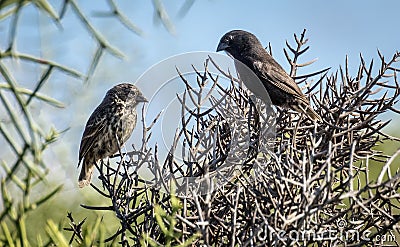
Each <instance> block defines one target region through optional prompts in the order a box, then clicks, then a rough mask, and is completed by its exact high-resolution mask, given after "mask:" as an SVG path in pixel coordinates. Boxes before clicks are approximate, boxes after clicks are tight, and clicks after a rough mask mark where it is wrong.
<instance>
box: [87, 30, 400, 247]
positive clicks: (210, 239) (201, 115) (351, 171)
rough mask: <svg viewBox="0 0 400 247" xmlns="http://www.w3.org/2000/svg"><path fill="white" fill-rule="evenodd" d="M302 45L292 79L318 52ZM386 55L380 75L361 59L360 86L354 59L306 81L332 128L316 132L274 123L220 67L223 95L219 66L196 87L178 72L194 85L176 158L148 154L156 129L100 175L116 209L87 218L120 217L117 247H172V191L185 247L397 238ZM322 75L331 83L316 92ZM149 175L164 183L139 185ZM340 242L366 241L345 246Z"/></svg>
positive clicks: (294, 120)
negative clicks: (143, 241)
mask: <svg viewBox="0 0 400 247" xmlns="http://www.w3.org/2000/svg"><path fill="white" fill-rule="evenodd" d="M295 39H296V43H297V48H292V47H290V46H289V44H287V45H288V49H289V51H290V52H291V54H292V56H290V54H289V52H288V51H285V54H286V56H287V59H288V62H289V63H290V64H291V66H292V69H291V75H292V76H293V77H294V78H296V73H297V70H298V69H299V68H300V67H302V66H305V65H308V64H310V63H311V62H309V63H307V62H306V63H303V64H298V59H299V57H300V56H301V55H302V54H304V52H306V51H307V50H308V47H306V48H303V45H304V44H305V41H306V39H305V32H303V33H302V34H301V35H300V38H298V37H297V36H295ZM378 54H379V57H380V69H379V71H378V73H377V74H374V73H373V68H374V67H373V63H372V62H371V63H370V64H369V65H367V63H366V62H365V61H364V59H363V58H362V57H361V63H360V66H359V70H358V73H357V75H356V76H355V77H353V76H351V75H350V73H349V69H348V61H347V60H346V64H345V66H344V69H343V68H341V69H340V70H339V71H338V72H336V73H333V74H331V75H329V76H328V75H327V72H326V70H321V71H319V72H318V73H311V74H310V75H305V76H302V78H301V80H302V81H301V82H304V80H305V81H306V84H307V87H308V95H309V97H310V100H311V102H312V104H314V109H316V110H317V112H318V114H319V115H320V116H321V117H322V119H323V123H318V124H315V123H313V122H311V121H310V120H309V119H307V118H304V117H302V116H301V115H299V114H298V113H294V112H290V111H287V110H285V109H278V111H277V112H278V114H277V116H276V119H274V115H273V114H269V112H268V111H267V108H266V106H265V105H264V103H263V102H260V101H259V100H254V98H252V97H249V94H250V93H249V92H248V90H247V89H245V88H243V87H241V86H240V85H241V83H239V82H238V79H236V78H235V77H234V76H232V75H231V73H230V72H226V71H225V72H224V71H222V70H221V68H219V70H220V71H221V76H225V77H226V78H229V80H230V85H228V86H227V87H223V86H222V85H220V83H219V79H220V76H215V75H213V74H211V73H209V70H208V68H209V66H215V67H218V65H216V64H215V63H214V61H212V60H207V61H206V62H205V64H204V70H200V69H199V68H194V71H195V73H196V74H197V81H195V82H191V81H189V80H188V79H187V78H185V76H184V75H182V74H181V73H179V70H178V74H179V76H180V77H181V79H182V82H183V83H184V84H185V86H186V87H185V88H186V90H185V92H184V93H183V94H182V96H177V97H178V98H179V102H180V103H181V106H182V107H181V124H182V127H181V128H180V129H178V130H177V132H176V135H175V140H174V142H173V144H172V146H171V148H170V152H169V154H168V156H167V158H166V159H165V161H164V162H162V163H160V161H159V160H158V157H157V146H155V147H154V149H151V148H148V147H147V146H148V140H149V138H147V137H148V136H149V135H150V133H151V128H149V127H146V126H143V129H144V130H145V131H144V132H143V144H142V147H141V148H139V149H134V150H133V151H131V152H128V153H126V154H124V153H121V154H120V155H119V156H118V157H117V158H116V159H117V160H118V162H119V164H121V165H122V168H121V169H118V170H116V169H115V168H112V167H111V166H110V165H109V164H108V163H102V164H101V165H100V167H99V170H100V176H99V178H100V180H101V182H102V188H96V187H95V188H96V190H97V191H98V192H99V195H101V196H104V197H105V198H106V199H107V200H108V201H109V202H110V206H109V207H94V206H93V207H87V206H86V208H89V209H97V210H111V211H113V212H114V213H116V217H117V218H118V219H119V220H120V222H121V228H120V229H119V230H117V231H116V234H114V235H113V236H112V237H110V238H109V239H110V240H111V239H112V238H116V237H120V239H121V241H122V243H123V244H124V245H139V241H140V238H141V237H142V236H143V235H142V233H146V234H147V236H150V238H151V239H153V240H154V241H157V242H158V243H159V244H161V245H162V244H165V243H166V239H167V237H166V236H165V235H164V232H163V229H160V225H159V224H158V223H157V221H156V219H155V218H156V217H155V216H154V214H155V211H154V206H155V205H160V206H161V208H163V209H164V210H165V211H166V212H168V213H171V214H172V212H173V210H172V206H171V200H170V199H171V193H173V192H174V193H175V194H176V195H177V196H179V197H180V200H181V204H182V207H181V208H180V210H179V211H178V212H177V214H176V217H175V220H176V222H175V223H176V224H174V225H173V226H174V231H175V232H177V233H179V234H177V235H176V237H175V239H174V243H176V244H179V243H183V242H184V241H185V240H187V239H189V238H190V237H191V236H193V235H194V234H196V233H198V232H200V233H201V236H200V238H198V239H197V240H196V242H195V243H196V244H197V245H200V244H205V245H207V246H237V245H239V246H264V245H266V246H273V245H278V246H280V245H295V246H300V245H309V244H315V246H328V245H329V246H330V245H348V246H361V245H365V244H371V243H372V242H373V241H374V238H375V237H376V236H383V235H387V236H393V235H394V234H397V235H398V234H399V233H398V232H397V231H398V230H397V226H398V223H399V220H400V217H399V206H398V205H399V198H400V197H399V195H398V191H399V185H400V175H399V173H398V169H397V167H396V166H395V165H394V164H395V162H394V159H395V156H396V155H397V154H398V153H399V152H397V153H396V154H395V155H394V156H391V155H390V154H387V153H383V152H380V151H377V150H376V149H375V147H376V146H377V145H379V144H382V143H383V142H385V141H397V142H398V141H399V139H398V138H395V137H391V136H389V135H388V134H386V133H384V132H383V128H384V127H385V126H386V125H387V124H388V122H387V121H386V122H385V121H382V120H380V119H381V118H380V116H381V115H382V114H383V113H386V112H392V113H393V114H398V113H399V110H398V109H396V108H395V104H396V102H397V101H398V99H399V95H400V87H399V85H398V81H397V80H398V78H397V74H396V72H397V71H398V69H399V68H398V63H399V58H400V53H398V52H397V53H395V54H394V55H393V57H392V58H391V59H389V60H386V59H384V57H383V56H382V55H381V54H380V53H379V52H378ZM210 62H211V63H210ZM316 75H320V77H321V78H320V79H317V80H316V82H314V85H311V82H310V79H311V77H313V76H316ZM203 106H208V107H207V110H204V107H203ZM153 122H154V121H153ZM274 124H275V125H274ZM272 134H274V135H272ZM271 137H272V138H271ZM178 143H182V146H181V148H179V146H178ZM378 165H381V166H383V169H382V171H381V173H380V174H378V175H379V177H378V176H377V175H376V174H374V173H372V172H371V166H378ZM140 167H146V168H147V169H148V170H149V171H151V173H152V174H153V177H154V178H153V179H150V180H146V179H143V178H140V177H139V176H138V175H137V172H136V171H137V170H138V169H139V168H140ZM215 181H217V182H215ZM165 190H167V193H166V192H165ZM165 224H168V222H165ZM293 233H296V234H298V235H296V236H300V237H298V238H294V237H293ZM328 233H335V234H336V235H334V237H335V236H336V238H332V236H331V235H328ZM340 233H351V234H358V235H357V236H358V237H357V236H356V237H353V238H340V237H339V235H338V234H340ZM299 234H303V235H299ZM304 234H305V235H304ZM128 236H129V237H128ZM353 236H354V235H353ZM360 236H364V237H365V236H367V237H366V238H363V239H361V237H360ZM392 240H393V242H394V243H395V244H397V245H398V244H399V243H398V241H397V240H396V239H395V238H393V239H392Z"/></svg>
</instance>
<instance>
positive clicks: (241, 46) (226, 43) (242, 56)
mask: <svg viewBox="0 0 400 247" xmlns="http://www.w3.org/2000/svg"><path fill="white" fill-rule="evenodd" d="M218 51H226V52H227V53H229V54H230V55H231V56H232V57H233V58H235V59H237V60H238V61H240V62H241V63H243V64H244V65H246V66H247V67H248V68H250V69H251V70H252V71H253V72H254V73H255V74H256V75H257V77H258V78H259V79H260V81H261V82H262V84H263V86H264V87H265V90H266V91H267V92H268V94H269V97H270V99H271V101H272V104H274V105H277V106H281V107H285V108H291V109H293V110H295V111H297V112H302V113H305V114H306V115H307V116H308V117H309V118H310V119H312V120H313V121H317V120H318V121H321V117H320V116H319V115H318V114H317V113H316V112H315V111H314V110H313V109H312V108H311V106H310V102H309V100H308V99H307V98H306V96H305V95H304V94H303V93H302V92H301V90H300V88H299V86H298V85H297V84H296V82H295V81H294V80H293V78H292V77H290V76H289V75H288V74H287V73H286V72H285V70H284V69H283V68H282V67H281V66H280V65H279V64H278V63H277V62H276V61H275V60H274V59H273V58H272V56H271V55H269V54H268V52H267V51H266V50H265V49H264V47H263V46H262V45H261V43H260V41H259V40H258V39H257V37H256V36H255V35H253V34H252V33H249V32H247V31H243V30H233V31H230V32H228V33H226V34H225V35H224V36H223V37H222V38H221V40H220V42H219V44H218V47H217V52H218ZM239 75H240V72H239ZM248 83H256V82H247V84H248ZM251 86H253V88H256V86H254V85H251ZM248 88H249V89H250V91H252V92H253V93H254V94H256V95H259V94H260V93H259V92H255V90H254V89H253V90H252V88H251V87H248Z"/></svg>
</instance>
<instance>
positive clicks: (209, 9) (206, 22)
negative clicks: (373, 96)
mask: <svg viewBox="0 0 400 247" xmlns="http://www.w3.org/2000/svg"><path fill="white" fill-rule="evenodd" d="M51 2H52V3H53V4H54V7H55V8H56V10H57V11H58V10H59V4H60V3H61V2H62V1H51ZM78 2H79V4H80V6H82V7H83V10H84V13H85V14H86V16H87V17H89V19H90V20H91V21H93V23H94V24H95V27H96V28H97V29H98V30H99V31H100V32H101V33H102V34H103V35H104V36H105V37H106V38H107V39H108V40H109V42H110V43H111V44H112V45H113V46H115V47H117V48H118V49H119V50H121V51H123V52H124V53H125V55H126V57H125V58H124V59H122V60H121V59H118V58H115V57H112V56H110V55H109V54H107V53H105V55H104V56H103V57H102V60H101V62H100V64H99V66H98V67H97V69H96V73H95V75H94V77H93V79H92V80H91V81H90V84H85V85H84V84H83V83H82V82H81V81H78V80H75V79H72V78H70V77H67V76H65V75H62V74H60V73H56V74H54V75H53V76H52V77H51V78H50V80H49V81H48V82H47V84H46V86H45V89H44V90H45V92H48V93H49V94H51V95H52V96H53V97H55V98H57V99H59V100H61V101H63V102H65V104H66V109H64V110H59V109H54V108H49V109H47V108H46V111H45V110H43V109H41V108H40V107H38V109H37V112H38V116H40V118H41V121H42V122H43V123H46V121H55V123H56V124H55V125H56V127H57V128H58V129H60V130H62V129H66V128H70V129H69V131H68V132H67V133H65V134H63V135H62V136H61V139H60V140H59V141H58V143H57V144H56V146H55V148H54V149H53V150H52V151H51V152H50V154H49V157H52V158H54V159H56V157H62V159H60V160H59V162H60V164H59V165H60V166H61V167H62V169H59V168H57V169H58V175H57V176H59V177H60V179H63V181H66V185H67V186H66V187H67V190H68V189H71V190H75V189H76V188H75V187H76V178H77V176H78V170H77V169H76V162H77V156H78V149H79V140H80V137H81V135H82V132H83V128H84V124H85V123H86V120H87V119H88V117H89V115H90V113H91V112H92V111H93V109H94V108H95V107H96V106H97V105H98V104H99V102H100V101H101V99H102V98H103V97H104V94H105V92H106V90H108V89H109V88H110V87H112V86H113V85H115V84H117V83H118V82H122V81H130V82H135V81H136V80H137V78H138V77H139V76H140V75H141V74H142V73H144V72H145V71H146V70H147V69H148V68H149V67H151V66H152V65H154V64H156V63H158V62H159V61H161V60H164V59H166V58H168V57H170V56H173V55H177V54H181V53H185V52H193V51H215V49H216V47H217V44H218V42H219V39H220V38H221V36H222V35H223V34H224V33H226V32H227V31H229V30H232V29H244V30H248V31H250V32H252V33H254V34H255V35H256V36H257V37H258V38H259V39H260V41H261V42H262V43H263V45H264V46H267V44H268V42H271V44H272V48H273V55H274V57H275V59H276V60H277V61H278V62H279V63H280V64H282V66H283V67H284V68H285V69H286V70H288V68H289V66H288V64H287V62H286V59H285V57H284V54H283V51H282V49H283V48H284V46H285V41H286V40H288V41H289V43H290V44H292V45H294V40H293V33H297V34H300V33H301V32H302V30H303V29H304V28H305V29H307V37H308V38H309V43H308V45H310V46H311V48H310V50H309V51H308V52H307V55H305V56H304V57H303V59H305V58H306V59H307V60H311V59H313V58H319V60H318V61H317V62H316V63H314V64H313V65H312V66H310V67H309V68H308V69H305V70H301V71H300V74H304V73H307V72H313V71H316V70H320V69H323V68H326V67H332V69H331V72H334V71H336V70H337V69H338V68H339V66H340V65H343V64H344V61H345V56H346V55H348V56H349V65H350V68H351V72H352V73H353V74H355V72H356V70H357V67H358V64H359V54H360V53H362V54H363V55H364V58H365V59H366V60H367V61H368V62H369V60H370V59H371V58H374V59H375V60H376V61H379V57H378V55H377V52H376V51H377V49H380V51H381V52H382V54H383V55H385V56H386V57H388V58H389V57H391V56H392V55H393V54H394V52H395V51H396V50H399V49H400V33H399V28H398V24H399V22H400V21H399V10H400V1H398V0H383V1H377V0H375V1H372V0H367V1H360V0H358V1H348V0H335V1H320V0H309V1H239V0H233V1H229V0H212V1H211V0H210V1H208V0H197V1H195V2H194V4H193V6H192V7H191V8H190V10H189V11H188V12H187V14H186V15H185V16H184V17H182V18H180V17H177V14H178V12H179V9H180V7H181V6H182V4H183V1H172V0H171V1H162V2H163V4H164V6H165V8H166V11H167V13H168V15H169V16H170V18H171V21H172V23H173V25H174V28H175V31H176V32H175V34H173V35H171V34H170V33H168V32H167V31H166V29H165V28H164V27H163V26H162V24H161V23H159V22H157V21H155V18H153V15H154V9H153V6H152V3H151V1H143V0H136V1H116V2H117V3H118V4H119V5H118V6H119V7H120V10H121V11H122V12H123V13H124V14H125V15H126V16H128V18H129V19H130V20H131V21H132V22H133V23H135V24H136V25H137V26H139V27H140V28H141V29H142V30H143V31H144V33H145V34H144V36H143V37H139V36H137V35H135V34H132V33H131V32H130V31H128V30H127V29H126V28H125V27H123V26H122V25H121V24H120V23H119V22H118V21H116V19H115V18H99V17H95V16H94V14H95V13H97V12H98V11H106V10H108V9H109V8H108V5H107V4H106V1H78ZM94 3H95V6H94ZM8 24H9V21H3V22H2V23H0V49H1V50H4V49H5V48H6V47H7V39H6V38H3V37H8ZM61 24H62V26H63V30H60V29H59V28H57V26H56V25H55V24H54V23H52V22H49V21H48V18H47V17H46V15H44V14H38V12H37V10H36V9H35V8H34V7H28V8H26V9H25V10H24V12H23V15H21V19H20V29H19V31H18V36H17V37H18V38H17V50H18V51H21V52H26V53H30V54H35V55H37V56H42V57H45V58H49V59H53V60H56V61H58V62H60V63H62V64H66V65H68V66H70V67H72V68H74V69H76V70H78V71H83V72H85V71H87V69H88V67H89V59H88V56H92V55H93V52H94V51H95V48H96V44H95V43H94V42H93V39H91V38H89V36H88V33H87V31H86V30H85V29H84V28H83V27H82V25H81V24H80V23H79V22H78V19H77V17H76V15H75V14H74V13H72V11H71V10H70V9H68V10H67V13H66V16H65V17H64V19H63V20H62V21H61ZM38 47H40V49H39V48H38ZM302 62H306V60H302ZM376 64H377V63H376ZM13 69H14V72H15V73H16V75H15V77H16V78H17V79H18V81H19V82H20V84H22V85H24V86H29V87H32V84H30V83H31V82H32V81H37V79H38V75H40V73H38V70H37V68H32V67H30V66H29V65H24V64H16V65H13ZM156 87H158V85H153V84H151V82H150V83H149V85H148V88H143V91H144V93H145V95H146V96H148V98H150V97H151V95H147V94H146V93H148V92H150V91H152V90H153V89H154V88H156ZM137 134H140V133H135V134H134V136H135V135H137ZM134 138H135V137H134ZM132 142H133V143H135V141H132ZM55 167H56V166H55ZM54 169H56V168H54ZM64 171H65V172H64Z"/></svg>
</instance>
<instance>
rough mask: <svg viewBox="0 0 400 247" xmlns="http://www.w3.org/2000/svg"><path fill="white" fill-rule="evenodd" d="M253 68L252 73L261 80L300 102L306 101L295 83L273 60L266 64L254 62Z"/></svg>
mask: <svg viewBox="0 0 400 247" xmlns="http://www.w3.org/2000/svg"><path fill="white" fill-rule="evenodd" d="M253 66H254V71H256V73H257V75H258V76H259V77H260V78H261V79H264V80H266V81H268V82H270V83H271V84H272V85H274V86H275V87H277V88H279V89H281V90H283V91H285V92H287V93H290V94H291V95H293V96H294V97H296V98H298V99H300V100H305V99H306V98H305V96H304V95H303V93H302V92H301V90H300V88H299V86H298V85H297V84H296V82H295V81H294V80H293V79H292V78H291V77H290V76H289V75H288V74H287V73H286V72H285V70H284V69H283V68H282V67H281V66H280V65H279V64H278V63H277V62H275V60H273V59H272V60H271V61H268V63H265V62H261V61H256V62H254V63H253Z"/></svg>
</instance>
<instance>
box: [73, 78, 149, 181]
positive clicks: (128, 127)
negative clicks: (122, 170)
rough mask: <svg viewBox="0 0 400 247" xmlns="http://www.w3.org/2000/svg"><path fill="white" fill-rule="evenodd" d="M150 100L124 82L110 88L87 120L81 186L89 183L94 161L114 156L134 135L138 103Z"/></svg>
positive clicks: (82, 143) (82, 146)
mask: <svg viewBox="0 0 400 247" xmlns="http://www.w3.org/2000/svg"><path fill="white" fill-rule="evenodd" d="M140 102H147V99H146V98H145V97H144V96H143V95H142V93H141V92H140V91H139V89H138V88H137V87H136V86H134V85H132V84H129V83H121V84H118V85H116V86H114V87H113V88H111V89H110V90H108V92H107V94H106V96H105V97H104V99H103V101H102V102H101V103H100V105H99V106H98V107H97V108H96V109H95V110H94V112H93V113H92V115H91V116H90V118H89V120H88V121H87V123H86V127H85V131H84V132H83V136H82V140H81V146H80V149H79V163H78V166H79V165H80V164H81V162H82V170H81V174H80V175H79V180H78V181H79V182H78V184H79V187H80V188H82V187H84V186H86V185H89V184H90V180H91V177H92V172H93V169H94V164H95V163H96V162H97V161H99V160H100V159H104V158H106V157H108V156H110V155H113V154H114V153H116V152H117V151H118V147H120V146H122V144H124V143H125V142H126V141H127V140H128V138H129V137H130V136H131V134H132V131H133V129H134V128H135V125H136V118H137V114H136V106H137V105H138V104H139V103H140Z"/></svg>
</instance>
